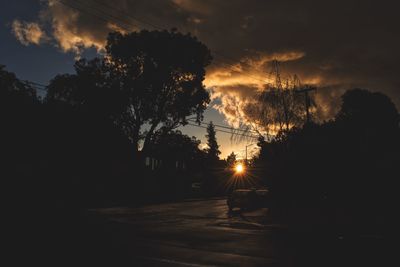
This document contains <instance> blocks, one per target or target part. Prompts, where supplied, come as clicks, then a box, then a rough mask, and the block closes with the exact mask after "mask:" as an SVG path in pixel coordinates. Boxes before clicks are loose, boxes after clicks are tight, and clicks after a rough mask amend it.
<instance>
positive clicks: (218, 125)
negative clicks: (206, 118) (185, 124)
mask: <svg viewBox="0 0 400 267" xmlns="http://www.w3.org/2000/svg"><path fill="white" fill-rule="evenodd" d="M187 120H188V121H191V122H197V121H196V120H195V119H191V118H189V119H187ZM200 123H201V124H203V125H208V124H210V122H208V123H207V122H200ZM213 125H214V126H215V127H220V128H223V129H228V130H231V131H232V133H234V131H236V132H238V131H239V132H244V133H253V134H258V133H257V132H254V131H247V130H243V129H237V128H236V129H235V128H233V127H228V126H224V125H220V124H215V123H213Z"/></svg>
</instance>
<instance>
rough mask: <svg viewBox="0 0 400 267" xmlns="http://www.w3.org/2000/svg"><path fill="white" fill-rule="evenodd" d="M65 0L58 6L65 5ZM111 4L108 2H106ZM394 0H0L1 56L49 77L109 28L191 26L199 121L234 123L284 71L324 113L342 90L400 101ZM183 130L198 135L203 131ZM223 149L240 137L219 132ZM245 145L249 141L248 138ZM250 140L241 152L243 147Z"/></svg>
mask: <svg viewBox="0 0 400 267" xmlns="http://www.w3.org/2000/svg"><path fill="white" fill-rule="evenodd" d="M62 2H63V3H64V4H63V3H62ZM111 3H112V4H111ZM396 5H398V4H397V3H396V1H370V0H366V1H355V0H336V1H311V0H297V1H291V0H280V1H273V0H270V1H266V0H265V1H264V0H230V1H225V0H113V1H105V0H86V1H83V0H36V1H35V0H13V1H5V0H1V1H0V40H1V49H0V64H3V65H6V68H7V70H9V71H12V72H15V73H16V75H17V76H18V77H19V78H21V79H27V80H31V81H34V82H39V83H43V84H47V83H48V82H49V80H50V79H52V78H53V77H54V76H55V75H57V74H59V73H67V72H73V64H74V61H75V59H76V58H79V57H89V58H90V57H94V56H96V53H97V52H98V51H101V49H102V48H103V46H104V43H105V38H106V36H107V34H108V33H109V32H110V31H113V30H123V29H129V30H132V31H134V30H140V29H149V30H152V29H160V28H162V29H164V28H167V29H171V28H177V29H178V30H179V31H181V32H184V33H186V32H190V33H192V34H193V35H195V36H196V37H198V39H199V40H200V41H201V42H203V43H205V44H206V45H207V46H208V47H209V48H210V49H211V52H212V54H213V57H214V61H213V63H212V64H211V65H210V66H209V67H208V68H207V74H206V80H205V81H204V84H205V85H206V87H207V88H208V90H210V93H211V98H212V100H213V101H212V102H211V104H210V106H209V108H208V109H207V111H206V113H205V121H206V122H208V121H213V122H214V123H216V124H221V125H227V126H233V127H237V126H238V124H239V123H240V122H241V121H242V120H243V119H245V118H246V116H247V114H246V106H248V105H249V104H251V99H252V97H253V96H254V95H255V94H256V93H257V92H258V90H260V89H261V88H263V86H264V85H265V83H266V82H269V81H271V75H270V72H271V69H272V66H271V64H272V61H273V60H275V59H276V60H279V62H280V68H281V72H282V75H283V76H284V75H292V74H296V75H297V76H298V77H299V78H300V80H301V82H302V83H308V84H313V85H315V86H317V88H318V90H317V92H316V93H315V95H314V97H315V100H316V102H317V106H318V114H317V116H318V118H319V119H321V120H326V119H329V118H331V117H332V116H333V115H334V114H335V112H336V111H337V109H338V107H339V105H340V95H341V94H342V93H343V92H344V91H345V90H347V89H351V88H356V87H359V88H365V89H369V90H371V91H380V92H383V93H385V94H387V95H388V96H389V97H391V98H392V100H393V102H394V103H395V104H396V105H397V107H400V91H399V85H400V82H399V79H398V73H399V71H400V67H399V63H398V62H399V60H400V52H399V47H400V37H399V36H400V35H399V34H398V25H400V17H399V16H398V15H397V11H398V6H396ZM182 131H183V132H184V133H186V134H189V135H194V136H196V137H197V138H199V139H201V140H202V141H203V142H204V141H205V138H204V135H205V129H201V128H195V127H184V128H182ZM217 138H218V142H219V143H220V145H221V151H222V155H221V156H222V157H223V158H224V157H226V155H227V154H229V153H230V152H232V151H234V152H236V153H240V154H241V155H244V149H245V145H247V144H251V143H252V141H250V140H248V141H246V142H241V143H238V142H234V141H232V140H231V135H230V134H226V133H221V132H218V133H217ZM250 147H251V146H250ZM250 147H249V150H250Z"/></svg>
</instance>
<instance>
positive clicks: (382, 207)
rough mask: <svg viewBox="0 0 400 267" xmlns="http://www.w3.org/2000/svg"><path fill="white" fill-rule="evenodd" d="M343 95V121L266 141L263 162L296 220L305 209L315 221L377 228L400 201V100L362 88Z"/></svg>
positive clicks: (280, 201)
mask: <svg viewBox="0 0 400 267" xmlns="http://www.w3.org/2000/svg"><path fill="white" fill-rule="evenodd" d="M342 99H343V103H342V107H341V109H340V111H339V113H338V115H337V116H336V118H335V120H332V121H329V122H325V123H323V124H320V125H318V124H307V125H305V127H303V128H294V129H292V130H291V131H289V132H288V133H287V134H286V136H285V138H283V139H276V140H273V141H271V142H265V143H260V145H261V152H260V157H259V159H258V166H259V167H262V169H263V170H264V174H263V176H264V177H268V180H267V181H266V183H267V184H269V185H270V186H271V189H272V190H271V191H272V193H273V195H274V199H275V201H276V202H275V205H276V206H275V209H274V210H275V211H277V210H278V211H280V212H282V211H286V213H285V216H286V219H289V220H292V222H293V223H296V222H298V221H297V219H296V218H298V217H299V216H300V214H302V215H303V217H309V219H310V220H314V222H313V223H316V222H318V221H319V222H320V220H325V219H327V220H330V221H335V222H337V223H338V224H353V225H354V224H357V223H359V224H360V225H366V222H367V221H368V223H369V224H370V226H371V225H376V224H381V223H384V222H388V220H389V219H388V218H389V217H388V216H389V215H390V213H388V210H389V209H390V208H393V207H392V203H396V201H394V198H395V194H393V192H391V190H392V188H393V186H394V181H395V179H396V178H395V177H398V175H399V173H398V168H397V166H398V164H399V163H400V162H399V158H398V154H397V153H398V150H399V149H400V130H399V126H398V116H399V114H398V112H397V110H396V108H395V106H394V104H393V103H392V102H391V101H390V100H389V98H388V97H386V96H384V95H383V94H380V93H371V92H368V91H366V90H360V89H355V90H350V91H347V92H346V93H345V94H344V95H343V97H342ZM371 209H372V210H374V215H373V216H371V215H370V214H369V212H370V210H371ZM307 211H309V212H311V214H309V215H306V213H305V212H307ZM281 215H283V214H281ZM287 216H288V217H287ZM366 218H368V220H366Z"/></svg>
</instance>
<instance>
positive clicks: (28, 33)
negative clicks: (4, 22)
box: [11, 19, 47, 46]
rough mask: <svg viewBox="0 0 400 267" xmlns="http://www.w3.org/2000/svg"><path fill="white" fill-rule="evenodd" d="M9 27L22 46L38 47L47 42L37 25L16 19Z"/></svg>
mask: <svg viewBox="0 0 400 267" xmlns="http://www.w3.org/2000/svg"><path fill="white" fill-rule="evenodd" d="M11 27H12V32H13V33H14V35H15V37H16V38H17V40H18V41H19V42H21V44H23V45H26V46H27V45H30V44H35V45H39V44H41V43H42V42H44V41H45V40H47V36H46V34H45V32H44V31H42V29H41V28H40V26H39V24H38V23H33V22H25V21H20V20H17V19H16V20H14V21H13V23H12V26H11Z"/></svg>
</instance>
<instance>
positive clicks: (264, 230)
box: [91, 199, 284, 266]
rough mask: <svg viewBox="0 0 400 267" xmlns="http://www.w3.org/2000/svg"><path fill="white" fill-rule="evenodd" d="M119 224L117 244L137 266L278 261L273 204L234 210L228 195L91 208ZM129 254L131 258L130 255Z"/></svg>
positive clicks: (113, 225)
mask: <svg viewBox="0 0 400 267" xmlns="http://www.w3.org/2000/svg"><path fill="white" fill-rule="evenodd" d="M91 212H92V213H93V214H96V215H97V216H99V217H102V218H104V219H106V220H107V221H108V222H109V224H108V225H109V226H108V227H109V228H110V229H111V228H113V230H110V231H112V232H113V233H112V239H113V241H112V242H113V244H114V249H116V250H119V251H124V252H125V253H124V254H125V255H124V256H123V257H125V260H128V261H131V262H132V263H135V264H136V265H135V266H278V265H281V263H282V255H281V254H280V253H281V251H280V250H279V246H280V244H279V243H280V240H279V238H277V233H279V232H280V231H281V229H283V228H284V227H283V226H281V225H275V224H272V223H271V222H269V221H268V209H259V210H256V211H251V212H239V211H237V212H235V211H234V212H233V213H229V212H228V208H227V205H226V200H225V199H209V200H191V201H185V202H180V203H170V204H162V205H152V206H146V207H142V208H107V209H97V210H92V211H91ZM127 255H129V256H128V258H126V257H127Z"/></svg>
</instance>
